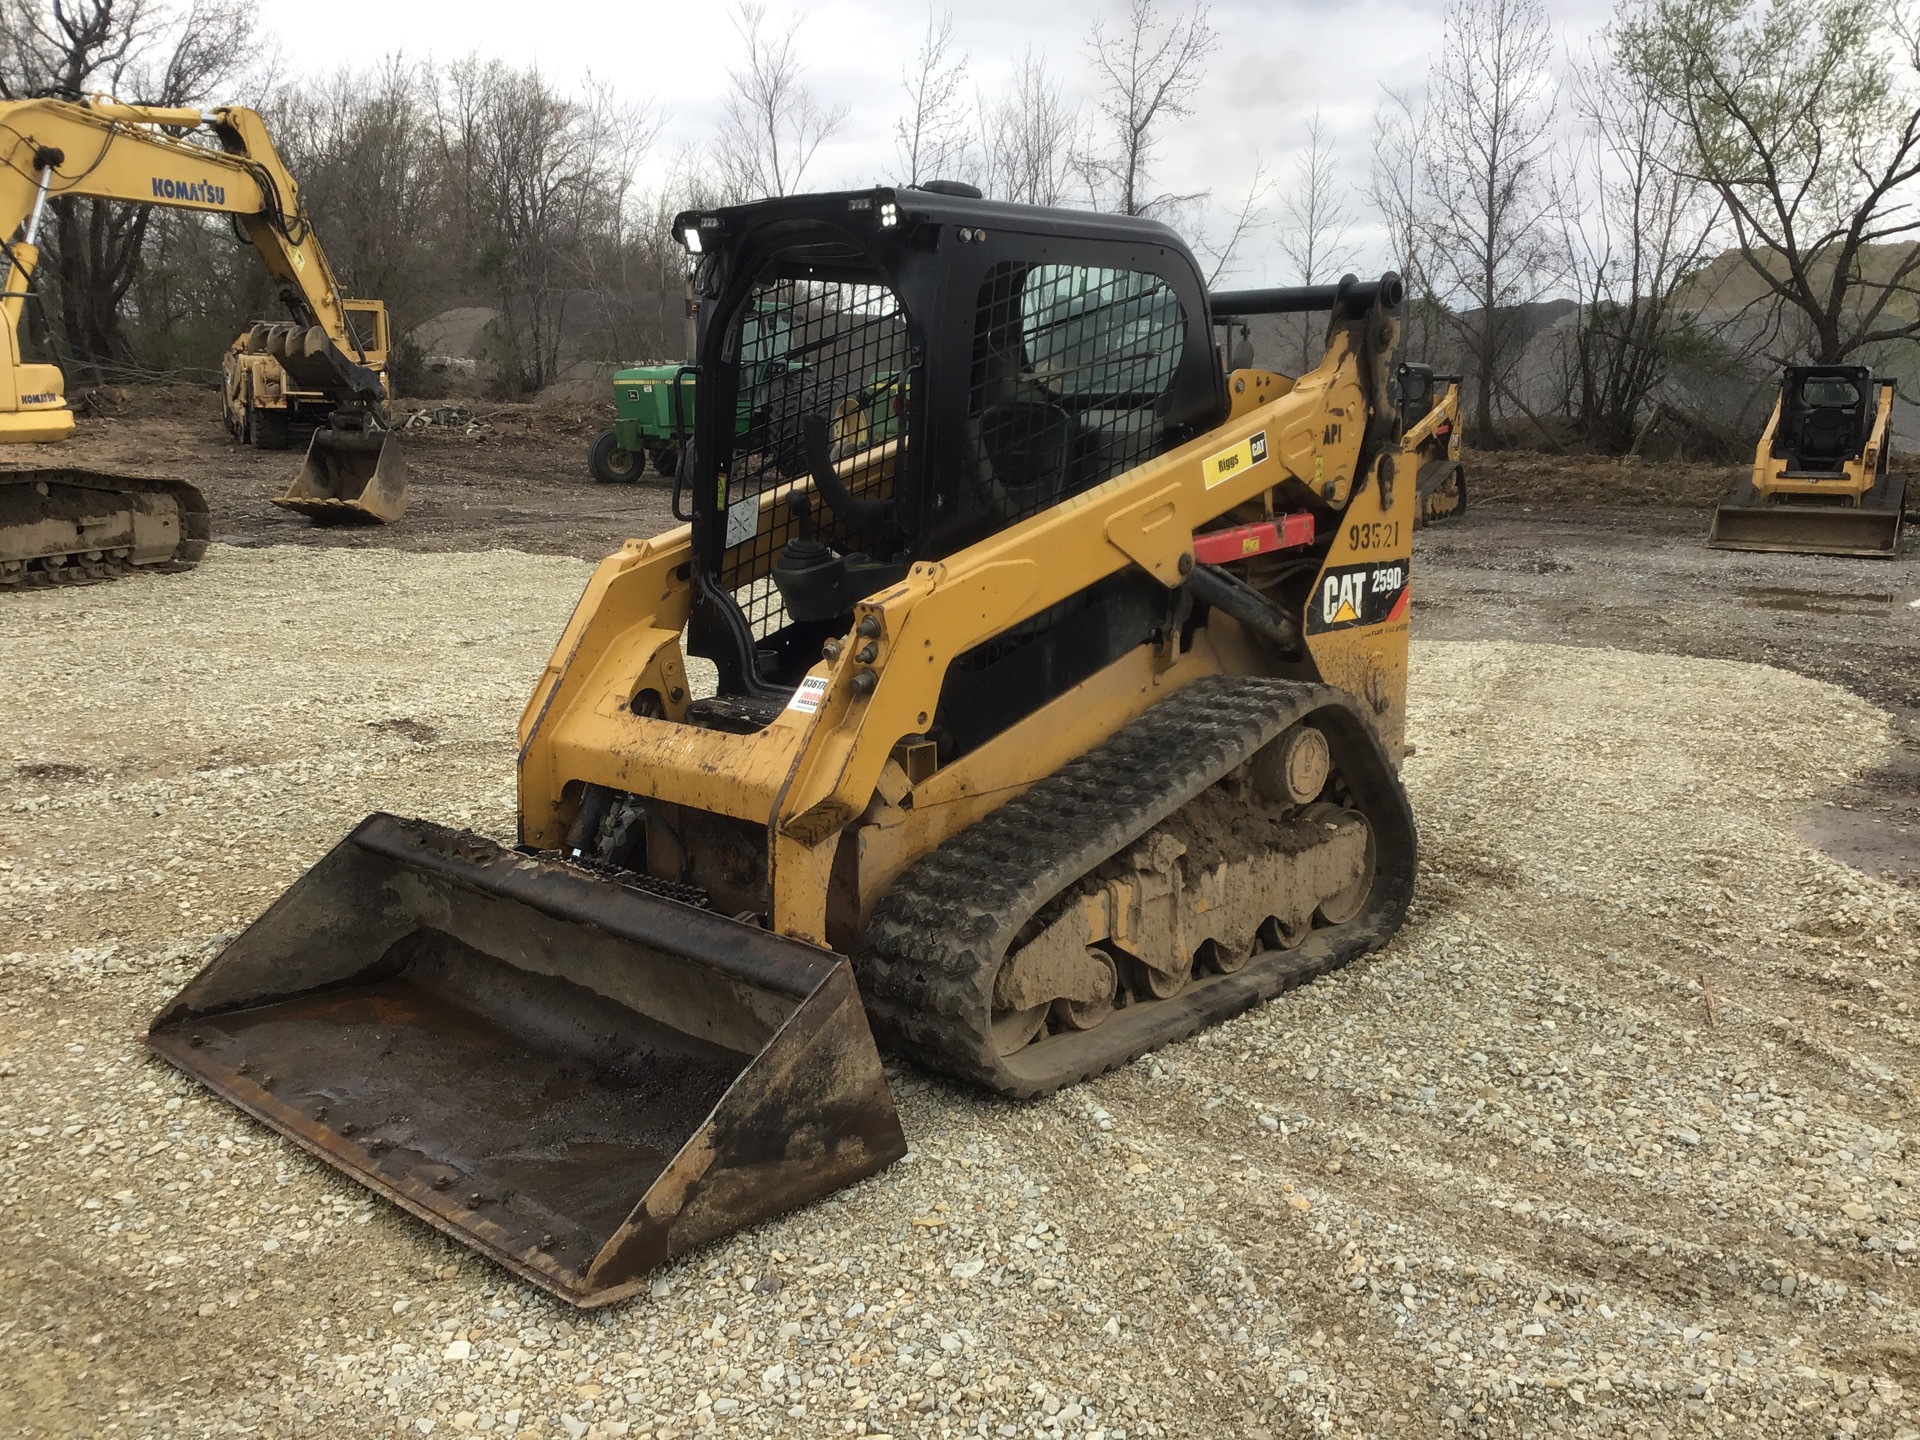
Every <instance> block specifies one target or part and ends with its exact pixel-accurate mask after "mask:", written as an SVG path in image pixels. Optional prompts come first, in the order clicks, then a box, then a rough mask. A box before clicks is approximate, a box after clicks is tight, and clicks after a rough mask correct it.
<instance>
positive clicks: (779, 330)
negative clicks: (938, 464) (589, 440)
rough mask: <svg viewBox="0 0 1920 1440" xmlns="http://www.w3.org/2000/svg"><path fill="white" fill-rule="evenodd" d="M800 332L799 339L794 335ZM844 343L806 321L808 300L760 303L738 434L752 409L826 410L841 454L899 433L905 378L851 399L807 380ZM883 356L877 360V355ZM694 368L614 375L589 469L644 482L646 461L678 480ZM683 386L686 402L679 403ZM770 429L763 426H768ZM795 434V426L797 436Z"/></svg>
mask: <svg viewBox="0 0 1920 1440" xmlns="http://www.w3.org/2000/svg"><path fill="white" fill-rule="evenodd" d="M796 328H797V329H798V330H800V331H801V332H802V338H801V340H800V341H799V342H797V343H796V342H795V340H794V338H793V336H792V335H791V334H790V332H791V331H793V330H795V329H796ZM847 343H848V340H847V337H846V336H845V335H842V334H841V333H840V332H839V331H838V330H834V329H829V328H827V327H826V326H824V325H822V324H821V323H820V322H819V320H818V319H817V318H815V319H814V320H813V321H812V322H811V323H809V320H808V317H807V314H806V311H805V308H804V305H801V306H792V305H788V306H774V305H762V306H758V307H756V308H755V309H754V310H752V311H750V312H749V313H748V314H747V315H746V317H745V318H744V320H743V321H742V324H741V335H740V352H741V354H742V355H743V356H745V357H749V358H748V361H747V364H746V366H745V370H746V373H747V377H748V379H747V383H746V384H745V385H743V386H742V387H741V393H740V396H739V400H738V402H737V414H736V416H735V420H734V426H735V430H736V433H737V434H739V435H742V436H744V435H746V434H748V433H749V432H750V431H751V429H752V427H753V423H754V418H755V416H756V415H759V416H765V415H766V414H768V413H769V412H783V411H792V410H795V409H798V408H814V407H817V406H821V405H823V404H825V405H828V406H830V408H831V410H832V419H833V448H834V451H835V454H836V457H838V456H839V455H840V454H850V453H852V452H853V451H855V450H859V449H864V448H866V447H867V446H869V445H876V444H880V443H883V442H885V441H887V440H890V439H892V438H893V436H894V434H895V433H896V431H897V429H898V426H899V419H900V412H901V409H902V407H903V406H904V404H905V402H906V376H905V375H904V374H896V373H894V372H892V371H891V370H879V371H878V372H877V373H875V374H874V375H873V376H872V378H871V379H870V381H869V383H868V384H867V385H866V386H865V387H863V388H862V389H861V390H859V391H858V392H856V393H854V394H852V395H833V396H828V395H823V394H821V393H818V392H817V391H816V389H815V388H814V383H813V381H812V379H811V377H812V372H813V369H814V365H813V361H814V358H815V356H816V355H817V354H819V353H821V352H826V353H829V354H831V353H833V352H834V351H835V350H836V349H837V348H841V347H844V346H845V345H846V344H847ZM876 358H877V357H876ZM694 384H695V377H694V371H693V369H692V368H691V367H690V366H686V365H637V366H634V367H632V368H631V369H627V370H616V371H615V372H614V375H613V415H614V419H613V424H612V425H611V426H610V427H609V428H607V429H605V430H603V431H601V432H600V434H599V435H598V436H596V437H595V439H594V442H593V449H592V450H591V451H589V452H588V454H587V468H588V469H589V470H590V471H592V472H593V478H594V479H595V480H599V481H602V482H603V483H607V484H616V483H624V482H627V481H632V480H638V479H639V478H640V475H641V472H642V471H643V469H644V468H645V464H646V462H647V461H649V460H651V461H652V462H653V468H654V472H655V473H656V474H658V475H659V476H661V478H663V479H666V480H672V479H673V478H674V477H675V475H676V474H677V473H678V472H679V468H680V449H681V445H682V443H683V437H684V434H685V428H686V426H687V424H688V423H689V421H690V420H691V418H692V416H693V392H694ZM676 385H677V386H678V387H679V391H680V403H679V405H678V406H676V405H675V404H674V388H675V386H676ZM763 428H764V427H763ZM796 433H797V432H796ZM775 463H776V464H777V465H779V466H780V467H781V468H782V469H783V470H786V471H788V472H789V473H792V474H796V475H797V474H799V473H801V472H802V470H803V469H804V468H805V458H804V457H803V456H801V455H800V454H798V453H795V454H793V455H783V456H777V457H775Z"/></svg>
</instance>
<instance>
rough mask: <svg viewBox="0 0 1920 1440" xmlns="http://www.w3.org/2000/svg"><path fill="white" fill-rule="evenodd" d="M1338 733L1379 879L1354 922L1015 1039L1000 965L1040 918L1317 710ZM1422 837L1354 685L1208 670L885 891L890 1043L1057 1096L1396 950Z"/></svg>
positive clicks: (1029, 1092) (877, 992)
mask: <svg viewBox="0 0 1920 1440" xmlns="http://www.w3.org/2000/svg"><path fill="white" fill-rule="evenodd" d="M1303 720H1304V721H1310V722H1311V723H1312V724H1313V726H1315V727H1316V728H1318V729H1319V730H1320V731H1322V732H1323V734H1324V735H1325V737H1326V740H1327V742H1328V747H1329V750H1330V754H1331V766H1332V770H1331V778H1330V779H1329V782H1328V784H1329V789H1330V790H1332V789H1336V788H1337V789H1338V790H1339V792H1340V795H1341V803H1342V804H1343V805H1344V806H1345V807H1347V808H1349V809H1350V810H1354V811H1358V812H1359V813H1360V814H1361V815H1364V816H1365V817H1366V819H1367V821H1368V822H1369V824H1370V826H1371V829H1372V836H1373V872H1372V874H1373V879H1372V883H1371V887H1370V889H1369V891H1368V892H1367V895H1366V898H1365V900H1364V902H1363V903H1361V904H1360V905H1359V906H1358V908H1357V911H1356V913H1355V914H1353V916H1352V917H1351V918H1350V919H1349V920H1347V922H1346V923H1344V924H1337V925H1327V926H1324V927H1321V928H1316V929H1314V930H1312V931H1311V932H1310V933H1309V934H1308V935H1306V936H1305V938H1304V939H1302V940H1300V942H1299V943H1297V944H1293V945H1291V946H1290V948H1269V949H1264V950H1260V951H1258V952H1257V953H1255V954H1253V955H1252V956H1251V957H1250V958H1249V959H1248V960H1247V961H1246V962H1245V963H1244V964H1243V965H1240V966H1238V967H1236V968H1235V969H1233V970H1232V971H1231V973H1227V972H1225V971H1222V972H1220V973H1213V974H1201V973H1199V972H1198V971H1196V972H1195V973H1194V975H1193V976H1192V978H1191V979H1190V980H1189V981H1187V982H1186V984H1185V985H1184V988H1181V989H1180V990H1179V991H1178V992H1177V993H1175V994H1173V995H1171V996H1169V997H1167V998H1164V999H1155V998H1144V999H1138V1000H1134V1001H1133V1002H1132V1003H1129V1004H1125V1005H1122V1006H1121V1007H1120V1008H1118V1009H1115V1010H1114V1011H1113V1012H1112V1013H1111V1014H1110V1015H1108V1016H1107V1017H1106V1018H1105V1019H1104V1020H1102V1021H1100V1022H1099V1023H1098V1024H1096V1025H1094V1026H1093V1027H1092V1028H1089V1029H1081V1030H1072V1029H1066V1028H1063V1029H1061V1030H1059V1031H1058V1032H1057V1033H1047V1032H1044V1031H1043V1032H1042V1033H1041V1034H1040V1035H1039V1037H1038V1038H1036V1039H1035V1040H1034V1041H1033V1042H1032V1043H1031V1044H1028V1045H1026V1046H1024V1048H1020V1049H1017V1050H1015V1051H1013V1053H1011V1054H1004V1055H1003V1054H1001V1053H1000V1049H1001V1046H1000V1045H999V1044H998V1043H997V1042H996V1039H995V1034H994V1018H993V997H994V991H995V981H996V977H997V976H998V975H999V972H1000V968H1001V966H1002V964H1003V963H1005V962H1006V960H1007V958H1008V957H1009V955H1010V954H1012V953H1013V952H1014V950H1015V949H1016V947H1017V945H1018V944H1019V943H1021V941H1022V940H1023V939H1024V938H1026V937H1027V936H1030V934H1031V931H1032V926H1033V922H1035V920H1036V917H1042V912H1043V911H1047V910H1048V908H1049V906H1050V905H1053V907H1054V908H1056V909H1057V908H1058V903H1059V902H1061V901H1062V900H1063V898H1064V899H1070V898H1071V894H1072V892H1073V891H1074V888H1075V887H1076V886H1083V885H1085V884H1087V883H1089V882H1090V881H1091V880H1092V878H1093V877H1094V876H1095V872H1096V871H1098V870H1099V869H1100V867H1101V866H1102V865H1103V864H1107V863H1108V862H1110V861H1112V860H1114V858H1115V857H1116V856H1119V855H1121V854H1123V853H1124V852H1126V851H1127V850H1128V849H1129V847H1133V846H1135V845H1136V844H1137V843H1139V842H1141V841H1142V839H1143V838H1144V837H1148V836H1149V832H1152V831H1154V830H1155V828H1156V827H1159V826H1162V825H1163V823H1164V822H1166V821H1168V820H1169V819H1170V818H1172V817H1175V816H1176V815H1177V814H1178V812H1180V811H1181V810H1182V808H1183V807H1185V806H1187V805H1189V804H1190V803H1192V802H1194V801H1195V800H1197V799H1199V797H1201V796H1202V795H1204V794H1206V792H1207V791H1208V790H1209V789H1210V788H1211V787H1212V786H1213V785H1214V784H1215V783H1216V782H1217V781H1220V780H1221V779H1223V778H1225V777H1227V776H1228V775H1229V774H1231V773H1232V772H1233V771H1235V770H1236V769H1237V768H1238V767H1240V766H1241V765H1242V764H1243V763H1244V762H1246V761H1247V760H1249V759H1251V758H1252V757H1253V756H1254V755H1255V753H1256V752H1258V751H1259V750H1260V749H1261V748H1262V747H1263V746H1265V745H1266V744H1267V743H1268V742H1269V741H1271V740H1273V739H1274V738H1276V737H1277V736H1279V735H1281V734H1282V732H1284V731H1286V730H1287V729H1288V728H1289V727H1291V726H1293V725H1295V724H1296V723H1298V722H1301V721H1303ZM1416 844H1417V841H1416V835H1415V830H1414V823H1413V815H1412V811H1411V809H1410V807H1409V806H1408V803H1407V798H1406V793H1405V791H1404V790H1403V789H1402V788H1401V785H1400V781H1399V777H1398V775H1397V773H1396V771H1395V769H1394V767H1393V765H1392V763H1391V762H1390V761H1389V759H1388V758H1387V755H1386V753H1385V751H1384V749H1383V748H1382V746H1381V744H1380V741H1379V738H1378V734H1377V732H1376V731H1375V730H1374V728H1373V726H1372V724H1371V723H1370V722H1369V721H1368V719H1367V718H1366V716H1365V714H1364V712H1363V711H1362V710H1361V709H1360V708H1359V706H1358V705H1357V704H1356V702H1355V701H1354V700H1353V699H1352V697H1351V696H1349V695H1347V694H1345V693H1344V692H1342V691H1339V690H1335V689H1332V688H1330V687H1327V686H1324V685H1314V684H1304V683H1299V682H1295V681H1286V680H1274V679H1265V678H1248V677H1226V676H1213V677H1208V678H1204V679H1201V680H1197V681H1195V682H1193V683H1192V684H1190V685H1188V686H1187V687H1186V688H1184V689H1182V690H1180V691H1179V692H1178V693H1176V694H1174V695H1173V696H1171V697H1170V698H1168V699H1167V700H1164V701H1162V702H1161V703H1160V704H1158V705H1156V706H1155V707H1154V708H1153V709H1152V710H1150V711H1148V712H1147V713H1146V714H1145V715H1143V716H1141V717H1140V718H1138V719H1137V720H1135V721H1133V722H1132V723H1131V724H1129V725H1127V726H1125V727H1124V728H1122V729H1121V730H1120V731H1119V732H1117V733H1116V734H1115V735H1114V736H1113V737H1112V738H1110V739H1109V740H1107V741H1106V742H1105V743H1104V744H1102V745H1100V746H1098V747H1097V748H1095V749H1093V750H1091V751H1089V752H1088V753H1087V754H1085V755H1083V756H1081V757H1079V758H1078V759H1075V760H1073V761H1071V762H1070V763H1068V764H1067V765H1065V766H1064V767H1062V768H1061V769H1060V770H1058V771H1056V772H1055V773H1054V774H1053V775H1051V776H1049V777H1047V778H1046V779H1044V780H1042V781H1040V782H1038V783H1037V784H1035V785H1034V786H1032V787H1031V788H1030V789H1028V790H1027V791H1025V792H1024V793H1023V794H1022V795H1020V796H1019V797H1018V798H1016V799H1014V800H1011V801H1009V802H1008V803H1007V804H1006V805H1003V806H1002V807H1001V808H1000V809H998V810H996V811H995V812H993V813H992V814H991V815H989V816H987V817H985V818H984V819H982V820H980V821H979V822H977V823H976V824H974V825H972V826H969V827H968V828H967V829H966V830H964V831H962V832H961V833H960V834H959V835H957V836H955V837H954V838H953V839H952V840H950V841H949V842H948V843H946V844H945V845H942V846H941V847H940V848H939V849H938V850H936V851H934V852H933V853H932V854H930V855H928V856H926V857H924V858H922V859H921V860H920V861H918V862H917V863H916V864H914V865H913V866H911V867H910V868H909V869H908V870H907V871H906V872H905V873H903V874H902V875H901V877H900V878H899V879H898V880H897V881H896V882H895V883H894V885H893V888H892V889H891V890H890V891H889V892H888V893H887V895H886V896H885V897H884V898H883V899H882V900H881V901H880V903H879V904H878V905H877V906H876V907H875V909H874V913H873V916H872V918H871V920H870V921H869V923H868V925H867V928H866V932H865V934H864V936H863V938H862V943H861V946H860V949H859V953H858V954H856V956H855V969H856V973H857V974H858V976H859V980H860V988H861V992H862V994H863V996H864V997H865V1000H866V1005H867V1012H868V1015H869V1017H870V1019H871V1020H872V1022H873V1025H874V1028H875V1031H876V1033H877V1035H878V1036H879V1038H880V1039H881V1042H882V1044H883V1045H886V1046H888V1047H889V1048H891V1049H893V1050H894V1051H896V1052H897V1053H900V1054H903V1055H908V1056H911V1057H912V1058H914V1059H916V1060H918V1061H920V1062H922V1063H925V1064H929V1065H932V1066H933V1067H935V1068H937V1069H941V1070H944V1071H946V1072H947V1073H949V1074H952V1075H955V1076H958V1077H960V1078H962V1079H965V1080H968V1081H970V1082H972V1083H974V1084H978V1085H982V1086H985V1087H987V1088H989V1089H992V1090H995V1091H998V1092H999V1093H1001V1094H1004V1095H1010V1096H1014V1097H1016V1098H1032V1097H1035V1096H1040V1095H1046V1094H1050V1093H1052V1092H1053V1091H1055V1090H1058V1089H1060V1088H1061V1087H1062V1086H1066V1085H1071V1084H1074V1083H1077V1082H1079V1081H1082V1080H1086V1079H1089V1078H1091V1077H1092V1076H1095V1075H1098V1074H1101V1073H1103V1072H1105V1071H1107V1070H1111V1069H1114V1068H1115V1067H1117V1066H1120V1065H1124V1064H1127V1063H1128V1062H1130V1061H1132V1060H1134V1059H1137V1058H1138V1057H1139V1056H1140V1055H1142V1054H1144V1053H1146V1052H1147V1051H1149V1050H1152V1049H1155V1048H1157V1047H1159V1046H1161V1045H1165V1044H1167V1043H1169V1042H1171V1041H1174V1040H1178V1039H1181V1038H1183V1037H1185V1036H1188V1035H1191V1034H1194V1033H1195V1032H1197V1031H1199V1030H1202V1029H1205V1028H1207V1027H1208V1026H1211V1025H1215V1024H1218V1023H1220V1022H1221V1021H1223V1020H1226V1019H1228V1018H1230V1017H1231V1016H1233V1015H1235V1014H1238V1013H1239V1012H1241V1011H1243V1010H1246V1009H1248V1008H1249V1007H1251V1006H1253V1005H1256V1004H1259V1003H1260V1002H1261V1001H1263V1000H1266V999H1269V998H1271V997H1272V996H1274V995H1277V994H1279V993H1280V992H1281V991H1283V990H1288V989H1291V988H1293V987H1294V986H1297V985H1300V984H1303V983H1305V982H1306V981H1308V980H1311V979H1313V978H1315V977H1316V976H1319V975H1323V974H1325V973H1327V972H1328V971H1330V970H1334V969H1337V968H1338V967H1340V966H1342V965H1345V964H1347V963H1349V962H1350V961H1352V960H1353V959H1354V958H1355V957H1357V956H1359V955H1361V954H1364V953H1365V952H1367V951H1369V950H1373V949H1376V948H1378V947H1379V946H1380V945H1382V944H1384V943H1385V942H1386V940H1387V939H1388V938H1389V937H1391V936H1392V935H1393V933H1394V932H1395V931H1396V930H1397V929H1398V928H1399V926H1400V923H1401V921H1402V919H1403V918H1404V916H1405V914H1406V908H1407V904H1408V901H1409V900H1410V899H1411V897H1412V893H1413V876H1414V858H1415V851H1416Z"/></svg>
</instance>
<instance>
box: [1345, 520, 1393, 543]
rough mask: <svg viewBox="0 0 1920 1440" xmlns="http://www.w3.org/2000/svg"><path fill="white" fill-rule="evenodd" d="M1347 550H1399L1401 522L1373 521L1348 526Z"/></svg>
mask: <svg viewBox="0 0 1920 1440" xmlns="http://www.w3.org/2000/svg"><path fill="white" fill-rule="evenodd" d="M1347 548H1348V549H1349V550H1398V549H1399V548H1400V522H1399V521H1398V520H1372V521H1361V522H1358V523H1356V524H1353V525H1349V526H1347Z"/></svg>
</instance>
